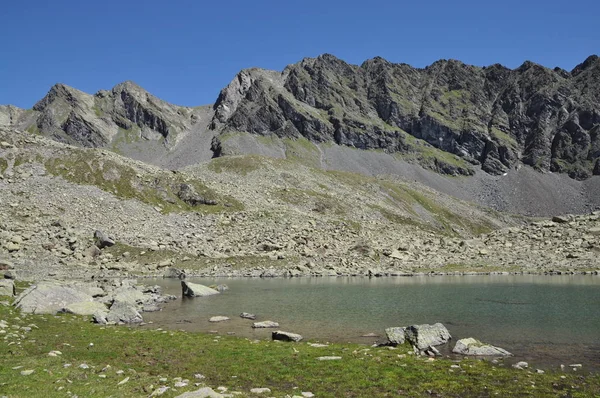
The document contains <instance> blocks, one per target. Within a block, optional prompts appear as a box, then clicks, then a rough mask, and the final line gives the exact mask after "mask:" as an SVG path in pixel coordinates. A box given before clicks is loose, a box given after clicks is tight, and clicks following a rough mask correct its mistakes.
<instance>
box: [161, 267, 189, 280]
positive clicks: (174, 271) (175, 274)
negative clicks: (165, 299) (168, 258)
mask: <svg viewBox="0 0 600 398" xmlns="http://www.w3.org/2000/svg"><path fill="white" fill-rule="evenodd" d="M163 278H177V279H185V271H184V270H182V269H179V268H174V267H169V268H167V269H166V270H165V273H164V274H163Z"/></svg>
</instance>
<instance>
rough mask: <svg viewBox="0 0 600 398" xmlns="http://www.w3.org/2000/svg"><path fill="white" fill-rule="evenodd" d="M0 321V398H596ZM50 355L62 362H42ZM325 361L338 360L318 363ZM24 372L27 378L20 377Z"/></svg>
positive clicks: (132, 333) (472, 371)
mask: <svg viewBox="0 0 600 398" xmlns="http://www.w3.org/2000/svg"><path fill="white" fill-rule="evenodd" d="M0 320H4V321H6V322H7V323H8V327H6V328H4V329H3V330H4V331H5V333H3V334H0V336H1V337H0V338H1V339H2V340H1V343H0V364H1V365H0V396H2V395H7V396H8V397H38V396H44V397H54V396H57V397H65V396H68V395H71V396H72V395H73V394H74V395H77V396H80V397H104V396H114V397H117V396H118V397H127V396H148V395H150V393H152V391H154V390H155V389H157V388H159V387H160V386H169V387H171V389H169V390H168V391H167V392H166V393H165V394H163V395H162V396H164V397H172V396H176V395H178V394H181V393H183V392H185V391H191V390H195V389H197V388H198V387H195V386H194V383H202V385H204V384H206V385H208V386H210V387H212V388H216V387H218V386H224V387H227V388H228V391H229V392H232V391H237V392H241V393H242V394H243V395H248V396H252V395H254V394H251V393H250V389H251V388H255V387H268V388H270V389H271V390H272V393H271V394H263V395H265V396H279V397H283V396H286V395H300V392H301V391H310V392H312V393H314V394H315V396H317V397H371V396H439V397H465V396H485V397H487V396H501V397H504V396H516V395H519V396H520V395H529V396H537V397H539V396H569V397H590V396H598V395H599V394H600V376H597V375H596V376H582V375H581V374H577V373H575V372H570V373H545V374H537V373H535V370H533V371H527V370H515V369H512V368H505V367H503V366H498V365H496V366H494V365H493V364H491V363H488V362H483V361H477V360H463V361H461V362H452V361H450V360H428V359H426V358H422V357H414V356H413V355H409V354H408V352H409V351H410V349H409V347H408V346H406V347H398V348H397V349H393V350H391V349H388V348H371V347H366V346H362V345H352V344H331V345H329V346H327V347H312V346H310V345H308V344H307V343H304V342H302V343H277V342H271V341H250V340H247V339H241V338H236V337H231V336H217V335H207V334H199V333H189V332H180V331H163V330H154V329H143V328H126V327H101V326H98V325H94V324H91V323H90V322H89V320H86V319H84V318H81V317H75V316H72V315H59V316H53V315H25V314H21V313H19V312H18V311H17V310H15V309H13V308H12V307H8V306H4V305H0ZM17 327H18V328H19V329H17ZM22 327H25V328H31V331H26V330H24V329H22ZM90 343H92V344H93V345H90ZM54 350H57V351H60V352H61V354H57V356H49V355H48V353H49V352H51V351H54ZM332 355H333V356H341V357H342V359H341V360H336V361H319V360H318V359H317V358H318V357H321V356H332ZM68 364H70V365H68ZM82 364H85V365H87V367H86V366H82V367H81V365H82ZM25 370H33V371H34V372H33V373H32V374H30V375H22V374H21V372H22V371H25ZM196 374H201V375H203V376H204V377H203V378H196V377H195V375H196ZM178 377H179V378H181V379H184V380H185V379H189V385H187V386H185V387H177V388H174V385H175V383H176V382H177V381H178V380H179V379H177V378H178ZM165 378H166V380H165ZM124 380H126V381H125V382H123V381H124ZM120 383H121V384H120Z"/></svg>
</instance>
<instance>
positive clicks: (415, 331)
mask: <svg viewBox="0 0 600 398" xmlns="http://www.w3.org/2000/svg"><path fill="white" fill-rule="evenodd" d="M405 337H406V340H408V341H409V342H410V343H411V344H412V345H413V347H415V348H416V349H418V350H420V351H423V350H426V349H427V348H429V347H430V346H431V347H434V346H436V345H441V344H444V343H446V342H448V340H450V339H451V338H452V336H451V335H450V332H448V329H446V327H445V326H444V325H442V324H441V323H436V324H433V325H428V324H424V325H412V326H409V327H407V328H406V330H405Z"/></svg>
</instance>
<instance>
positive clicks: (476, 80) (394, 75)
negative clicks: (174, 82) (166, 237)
mask: <svg viewBox="0 0 600 398" xmlns="http://www.w3.org/2000/svg"><path fill="white" fill-rule="evenodd" d="M599 97H600V60H599V59H598V57H597V56H591V57H589V58H588V59H587V60H586V61H585V62H584V63H582V64H580V65H578V66H577V67H576V68H575V69H574V70H573V71H571V72H567V71H564V70H561V69H554V70H551V69H548V68H544V67H542V66H540V65H537V64H534V63H531V62H525V63H524V64H523V65H521V66H520V67H519V68H517V69H514V70H511V69H508V68H505V67H503V66H501V65H492V66H490V67H484V68H480V67H475V66H470V65H465V64H463V63H461V62H459V61H454V60H450V61H446V60H442V61H437V62H435V63H434V64H432V65H431V66H429V67H427V68H425V69H416V68H413V67H411V66H409V65H405V64H392V63H390V62H387V61H386V60H384V59H382V58H374V59H371V60H368V61H366V62H364V63H363V64H362V65H360V66H355V65H349V64H347V63H345V62H344V61H341V60H339V59H337V58H335V57H333V56H331V55H327V54H326V55H322V56H319V57H318V58H314V59H305V60H303V61H301V62H300V63H298V64H294V65H291V66H289V67H287V68H286V69H285V70H284V71H283V72H282V73H281V74H274V73H272V72H267V71H263V70H258V69H250V70H245V71H242V72H240V74H238V76H236V78H235V79H234V81H233V82H232V83H231V84H230V85H229V86H228V87H226V88H225V89H223V90H222V91H221V94H220V96H219V99H218V100H217V103H216V104H215V110H216V114H215V117H214V119H213V123H212V128H213V129H218V130H220V131H223V132H228V131H242V132H249V133H252V134H261V135H268V134H276V135H278V136H280V137H300V136H303V137H306V138H308V139H309V140H312V141H315V142H328V141H331V142H335V143H337V144H340V145H348V146H354V147H357V148H361V149H383V150H385V151H388V152H398V153H403V152H410V151H414V150H415V145H414V143H415V141H414V139H415V138H417V139H421V140H424V141H426V142H427V143H429V144H430V145H432V146H433V147H436V148H439V149H441V150H443V151H445V152H449V153H452V154H455V155H457V156H459V157H461V158H463V159H465V160H467V161H468V162H470V163H472V164H481V166H482V168H483V170H485V171H487V172H489V173H492V174H499V173H504V172H505V171H506V170H507V169H508V168H510V167H513V166H515V165H517V164H518V162H523V163H524V164H527V165H530V166H533V167H535V168H537V169H540V170H550V171H556V172H565V173H568V174H569V175H570V176H571V177H573V178H577V179H585V178H587V177H589V176H591V175H592V174H600V162H598V157H599V155H600V152H599V151H598V148H600V146H599V145H600V141H599V137H598V136H599V132H600V100H599ZM442 171H443V170H442ZM454 171H455V172H456V171H457V170H454ZM458 171H459V172H461V173H463V174H468V173H469V171H468V170H458Z"/></svg>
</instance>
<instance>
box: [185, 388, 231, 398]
mask: <svg viewBox="0 0 600 398" xmlns="http://www.w3.org/2000/svg"><path fill="white" fill-rule="evenodd" d="M222 397H224V395H223V394H219V393H218V392H216V391H215V390H213V389H212V388H210V387H202V388H201V389H199V390H196V391H188V392H186V393H183V394H181V395H178V396H176V397H175V398H222Z"/></svg>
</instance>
